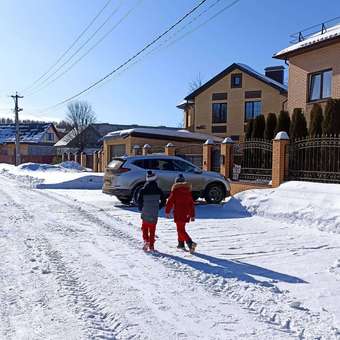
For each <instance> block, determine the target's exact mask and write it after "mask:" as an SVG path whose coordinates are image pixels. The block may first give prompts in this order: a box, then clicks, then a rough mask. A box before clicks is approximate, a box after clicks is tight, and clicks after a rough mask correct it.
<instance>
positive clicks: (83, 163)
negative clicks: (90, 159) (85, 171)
mask: <svg viewBox="0 0 340 340" xmlns="http://www.w3.org/2000/svg"><path fill="white" fill-rule="evenodd" d="M80 165H81V166H83V167H84V168H86V153H85V152H81V153H80Z"/></svg>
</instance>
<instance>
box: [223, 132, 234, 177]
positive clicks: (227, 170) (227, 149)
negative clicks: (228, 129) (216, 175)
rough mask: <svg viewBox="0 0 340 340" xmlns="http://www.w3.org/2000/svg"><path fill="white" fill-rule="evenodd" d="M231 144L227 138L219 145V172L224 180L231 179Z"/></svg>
mask: <svg viewBox="0 0 340 340" xmlns="http://www.w3.org/2000/svg"><path fill="white" fill-rule="evenodd" d="M233 144H234V141H233V140H232V139H231V138H230V137H227V138H225V139H224V141H223V142H222V144H221V158H222V162H221V170H220V173H221V175H223V176H224V177H226V178H231V177H232V170H233V163H234V155H233Z"/></svg>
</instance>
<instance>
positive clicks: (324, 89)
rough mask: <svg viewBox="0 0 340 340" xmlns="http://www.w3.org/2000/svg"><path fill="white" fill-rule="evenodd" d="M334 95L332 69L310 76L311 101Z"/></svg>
mask: <svg viewBox="0 0 340 340" xmlns="http://www.w3.org/2000/svg"><path fill="white" fill-rule="evenodd" d="M331 95H332V70H327V71H321V72H318V73H313V74H311V75H310V78H309V101H313V100H320V99H325V98H329V97H331Z"/></svg>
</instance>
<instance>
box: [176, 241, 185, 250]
mask: <svg viewBox="0 0 340 340" xmlns="http://www.w3.org/2000/svg"><path fill="white" fill-rule="evenodd" d="M177 248H178V249H185V245H184V242H183V241H178V245H177Z"/></svg>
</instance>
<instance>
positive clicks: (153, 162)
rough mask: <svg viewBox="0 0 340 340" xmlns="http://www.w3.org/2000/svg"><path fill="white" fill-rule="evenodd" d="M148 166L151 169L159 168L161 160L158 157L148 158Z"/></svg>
mask: <svg viewBox="0 0 340 340" xmlns="http://www.w3.org/2000/svg"><path fill="white" fill-rule="evenodd" d="M146 164H147V165H146V168H147V169H150V170H159V160H158V159H148V160H146Z"/></svg>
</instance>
